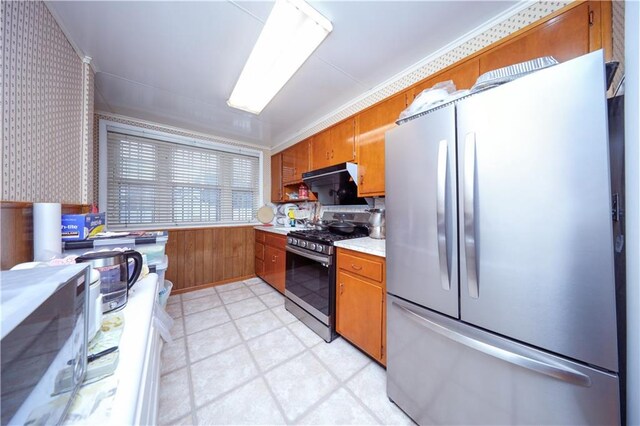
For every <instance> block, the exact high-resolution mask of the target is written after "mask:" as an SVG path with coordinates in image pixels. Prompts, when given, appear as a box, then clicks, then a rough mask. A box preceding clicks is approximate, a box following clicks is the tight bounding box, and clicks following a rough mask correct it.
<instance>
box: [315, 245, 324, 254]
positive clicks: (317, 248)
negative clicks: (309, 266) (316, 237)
mask: <svg viewBox="0 0 640 426" xmlns="http://www.w3.org/2000/svg"><path fill="white" fill-rule="evenodd" d="M322 248H323V247H322V246H321V245H320V244H318V246H317V247H316V251H317V252H320V253H322Z"/></svg>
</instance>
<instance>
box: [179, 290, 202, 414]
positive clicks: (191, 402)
mask: <svg viewBox="0 0 640 426" xmlns="http://www.w3.org/2000/svg"><path fill="white" fill-rule="evenodd" d="M180 304H181V305H183V304H184V299H183V298H182V297H181V298H180ZM181 308H182V313H183V315H182V327H183V331H184V357H185V361H186V363H187V367H186V369H187V382H188V383H187V384H188V386H189V405H190V407H191V422H192V423H193V424H194V425H197V424H198V419H197V417H196V412H195V409H194V408H195V404H196V399H195V393H194V392H193V381H192V380H191V357H190V355H189V345H188V344H187V343H188V342H187V339H188V335H187V321H186V319H185V315H184V306H181Z"/></svg>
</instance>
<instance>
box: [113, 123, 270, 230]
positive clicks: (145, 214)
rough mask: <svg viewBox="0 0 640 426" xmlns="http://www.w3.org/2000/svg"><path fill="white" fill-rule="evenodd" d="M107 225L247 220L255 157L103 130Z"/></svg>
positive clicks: (256, 181)
mask: <svg viewBox="0 0 640 426" xmlns="http://www.w3.org/2000/svg"><path fill="white" fill-rule="evenodd" d="M107 161H108V169H107V206H106V207H107V222H108V224H109V228H110V229H118V228H136V227H149V226H158V227H161V226H180V225H184V226H194V225H195V226H198V225H207V224H224V223H242V222H250V221H252V219H253V218H254V217H255V213H256V210H257V208H258V206H259V204H258V203H259V194H260V191H259V187H260V176H259V175H260V160H259V158H258V157H257V156H252V155H245V154H242V153H236V152H227V151H222V150H218V149H215V148H212V149H209V148H202V147H199V146H191V145H186V144H181V143H172V142H167V141H165V140H157V139H153V138H147V137H140V136H133V135H127V134H123V133H118V132H113V131H109V132H107Z"/></svg>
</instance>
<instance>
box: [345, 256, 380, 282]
mask: <svg viewBox="0 0 640 426" xmlns="http://www.w3.org/2000/svg"><path fill="white" fill-rule="evenodd" d="M338 268H340V269H343V270H345V271H349V272H351V273H352V274H356V275H360V276H363V277H365V278H369V279H370V280H373V281H377V282H379V283H381V282H382V281H383V280H384V268H383V261H382V260H374V259H368V258H367V259H365V258H364V257H360V256H356V255H353V254H351V253H350V252H344V251H342V250H339V251H338Z"/></svg>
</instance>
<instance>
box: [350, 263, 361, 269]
mask: <svg viewBox="0 0 640 426" xmlns="http://www.w3.org/2000/svg"><path fill="white" fill-rule="evenodd" d="M351 267H352V268H353V269H355V270H356V271H359V270H361V269H362V266H360V265H355V264H353V263H352V264H351Z"/></svg>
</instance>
